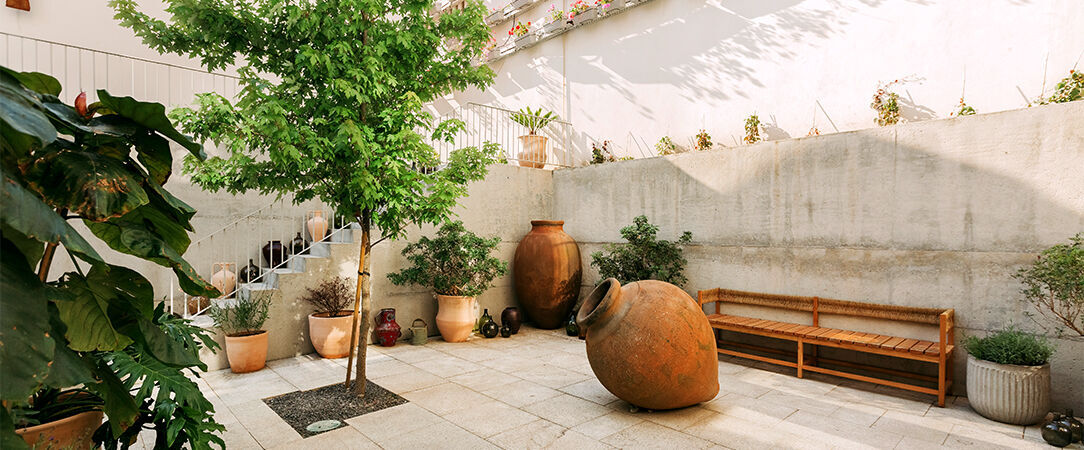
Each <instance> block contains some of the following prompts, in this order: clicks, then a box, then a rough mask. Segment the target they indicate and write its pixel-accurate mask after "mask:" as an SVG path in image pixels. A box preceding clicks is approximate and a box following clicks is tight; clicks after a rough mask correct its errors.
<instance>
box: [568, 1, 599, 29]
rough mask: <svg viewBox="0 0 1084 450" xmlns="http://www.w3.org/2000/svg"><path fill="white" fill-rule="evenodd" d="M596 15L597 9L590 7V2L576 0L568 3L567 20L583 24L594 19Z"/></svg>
mask: <svg viewBox="0 0 1084 450" xmlns="http://www.w3.org/2000/svg"><path fill="white" fill-rule="evenodd" d="M596 17H598V10H596V9H595V8H592V7H591V4H589V3H587V2H585V1H583V0H576V1H575V2H572V4H571V5H568V20H572V21H574V22H575V23H576V24H584V23H587V22H590V21H592V20H595V18H596Z"/></svg>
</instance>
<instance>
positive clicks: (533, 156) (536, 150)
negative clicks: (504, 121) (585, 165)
mask: <svg viewBox="0 0 1084 450" xmlns="http://www.w3.org/2000/svg"><path fill="white" fill-rule="evenodd" d="M516 42H517V43H516V46H517V47H520V46H521V45H519V43H518V42H519V41H518V40H517V41H516ZM547 140H548V138H546V137H545V136H539V135H537V134H527V135H523V136H520V137H519V141H520V142H521V143H522V144H523V151H521V152H519V156H517V157H516V158H517V159H518V161H516V164H519V166H520V167H531V168H535V169H541V168H543V167H545V166H546V141H547Z"/></svg>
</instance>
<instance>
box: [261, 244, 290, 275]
mask: <svg viewBox="0 0 1084 450" xmlns="http://www.w3.org/2000/svg"><path fill="white" fill-rule="evenodd" d="M263 260H264V261H266V262H267V265H268V266H269V267H271V268H272V269H274V268H276V267H278V266H280V265H282V262H283V261H285V260H286V248H285V247H283V246H282V241H270V242H268V243H267V244H266V245H264V246H263Z"/></svg>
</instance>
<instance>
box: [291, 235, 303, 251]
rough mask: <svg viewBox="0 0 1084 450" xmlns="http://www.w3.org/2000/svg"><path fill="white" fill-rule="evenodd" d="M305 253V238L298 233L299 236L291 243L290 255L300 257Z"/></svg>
mask: <svg viewBox="0 0 1084 450" xmlns="http://www.w3.org/2000/svg"><path fill="white" fill-rule="evenodd" d="M304 251H305V238H303V237H301V232H300V231H299V232H297V236H294V240H292V241H290V254H292V255H300V254H302V253H303V252H304Z"/></svg>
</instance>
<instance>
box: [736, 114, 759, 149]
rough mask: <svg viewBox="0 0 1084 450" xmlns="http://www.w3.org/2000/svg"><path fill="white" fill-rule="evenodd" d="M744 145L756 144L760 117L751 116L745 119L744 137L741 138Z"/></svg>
mask: <svg viewBox="0 0 1084 450" xmlns="http://www.w3.org/2000/svg"><path fill="white" fill-rule="evenodd" d="M741 140H742V142H744V143H746V144H756V143H757V142H760V141H761V140H762V139H761V138H760V117H759V116H757V115H756V114H752V115H750V116H749V117H746V118H745V136H743V137H742V138H741Z"/></svg>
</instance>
